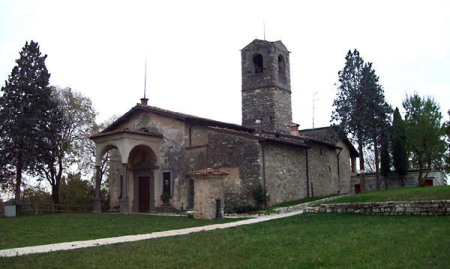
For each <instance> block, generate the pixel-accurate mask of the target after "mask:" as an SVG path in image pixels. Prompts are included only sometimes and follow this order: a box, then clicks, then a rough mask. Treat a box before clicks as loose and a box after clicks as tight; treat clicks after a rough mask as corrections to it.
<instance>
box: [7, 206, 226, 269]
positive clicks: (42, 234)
mask: <svg viewBox="0 0 450 269" xmlns="http://www.w3.org/2000/svg"><path fill="white" fill-rule="evenodd" d="M228 221H230V220H223V221H220V222H228ZM215 223H218V222H217V221H209V220H196V219H189V218H187V217H164V216H150V215H120V214H93V213H75V214H53V215H39V216H20V217H16V218H0V249H7V248H15V247H25V246H35V245H44V244H51V243H60V242H69V241H78V240H88V239H97V238H105V237H114V236H121V235H131V234H143V233H151V232H159V231H167V230H174V229H182V228H188V227H194V226H203V225H209V224H215ZM0 268H1V266H0Z"/></svg>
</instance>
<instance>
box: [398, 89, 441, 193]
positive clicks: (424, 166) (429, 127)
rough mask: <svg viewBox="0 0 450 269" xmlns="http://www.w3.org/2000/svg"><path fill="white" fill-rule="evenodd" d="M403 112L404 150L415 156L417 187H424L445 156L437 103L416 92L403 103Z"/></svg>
mask: <svg viewBox="0 0 450 269" xmlns="http://www.w3.org/2000/svg"><path fill="white" fill-rule="evenodd" d="M403 107H404V108H405V110H406V116H405V123H406V137H407V147H408V148H409V150H410V151H411V152H412V153H413V154H414V156H413V157H414V158H413V160H414V162H415V164H416V165H417V166H416V167H417V168H418V169H419V185H420V186H424V178H423V171H424V170H426V175H425V177H427V176H428V172H429V171H430V170H431V169H433V168H440V167H441V166H442V159H443V157H444V153H445V150H446V149H445V142H444V140H443V139H442V138H443V136H444V128H443V127H444V126H443V124H441V120H442V114H441V112H440V107H439V104H437V103H436V102H435V101H434V99H433V98H431V97H427V98H422V97H420V96H418V95H417V94H416V93H415V94H414V95H413V96H409V97H408V96H407V98H406V100H404V101H403Z"/></svg>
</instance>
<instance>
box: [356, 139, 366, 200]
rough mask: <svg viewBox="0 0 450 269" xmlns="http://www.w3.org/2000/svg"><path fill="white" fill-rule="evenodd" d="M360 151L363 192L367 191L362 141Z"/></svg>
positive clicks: (360, 175) (360, 176)
mask: <svg viewBox="0 0 450 269" xmlns="http://www.w3.org/2000/svg"><path fill="white" fill-rule="evenodd" d="M358 151H359V170H360V172H359V178H360V180H361V191H362V192H365V191H366V175H365V171H364V152H363V145H362V142H361V140H359V141H358Z"/></svg>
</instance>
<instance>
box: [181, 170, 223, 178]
mask: <svg viewBox="0 0 450 269" xmlns="http://www.w3.org/2000/svg"><path fill="white" fill-rule="evenodd" d="M228 175H229V174H228V172H226V171H223V170H220V169H217V168H205V169H201V170H197V171H191V172H189V173H188V176H194V177H196V176H197V177H198V176H228Z"/></svg>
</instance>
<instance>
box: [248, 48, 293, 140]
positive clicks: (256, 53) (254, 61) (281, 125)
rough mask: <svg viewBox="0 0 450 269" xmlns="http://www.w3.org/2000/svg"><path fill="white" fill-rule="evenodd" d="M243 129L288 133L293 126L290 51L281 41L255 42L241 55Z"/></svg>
mask: <svg viewBox="0 0 450 269" xmlns="http://www.w3.org/2000/svg"><path fill="white" fill-rule="evenodd" d="M241 57H242V125H243V126H245V127H249V128H255V129H256V128H258V129H259V128H261V129H264V130H271V131H281V132H289V125H290V124H291V123H292V108H291V79H290V68H289V51H288V50H287V48H286V47H285V46H284V44H283V43H282V42H281V41H275V42H270V41H265V40H258V39H255V40H253V41H252V42H251V43H250V44H248V45H247V46H246V47H245V48H243V49H242V51H241Z"/></svg>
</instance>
